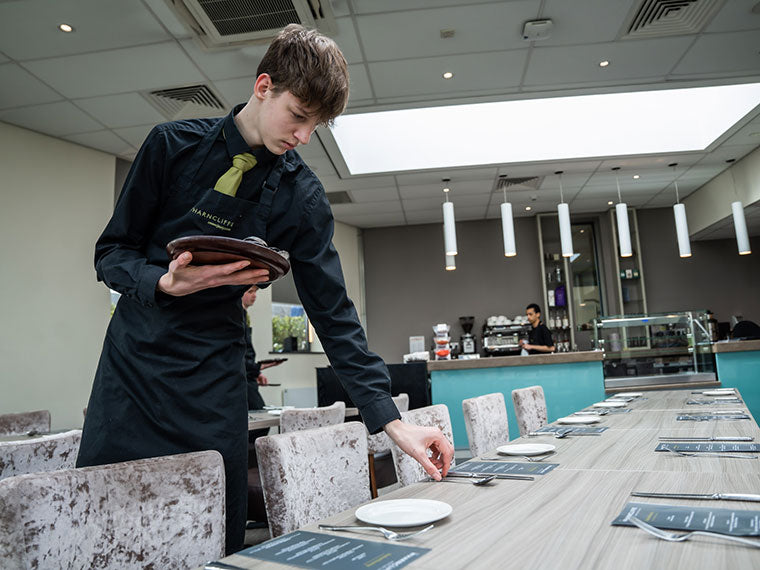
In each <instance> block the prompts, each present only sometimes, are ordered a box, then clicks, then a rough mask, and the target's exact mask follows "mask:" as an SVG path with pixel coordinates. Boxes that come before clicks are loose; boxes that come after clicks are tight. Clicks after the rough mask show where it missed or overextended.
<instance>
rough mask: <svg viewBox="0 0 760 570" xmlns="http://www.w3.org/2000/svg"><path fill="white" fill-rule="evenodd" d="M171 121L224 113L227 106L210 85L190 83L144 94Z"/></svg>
mask: <svg viewBox="0 0 760 570" xmlns="http://www.w3.org/2000/svg"><path fill="white" fill-rule="evenodd" d="M142 95H143V97H145V98H146V99H147V100H148V101H149V102H150V103H151V104H152V105H153V106H154V107H155V108H156V109H158V111H159V112H160V113H161V114H162V115H163V116H164V117H166V118H167V119H169V120H170V121H176V120H179V119H196V118H201V117H214V116H218V115H223V114H224V113H225V112H226V106H225V104H224V103H223V102H222V100H221V99H220V98H219V97H218V96H217V95H216V94H215V93H214V92H213V91H211V89H210V88H209V86H208V85H188V86H186V87H174V88H172V89H159V90H158V91H150V92H147V93H143V94H142Z"/></svg>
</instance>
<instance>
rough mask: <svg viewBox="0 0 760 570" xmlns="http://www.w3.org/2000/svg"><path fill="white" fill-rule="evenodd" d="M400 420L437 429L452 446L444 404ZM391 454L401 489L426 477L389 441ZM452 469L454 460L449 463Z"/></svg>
mask: <svg viewBox="0 0 760 570" xmlns="http://www.w3.org/2000/svg"><path fill="white" fill-rule="evenodd" d="M401 419H402V420H403V421H405V422H407V423H410V424H414V425H418V426H427V427H437V428H438V429H440V430H441V431H442V432H443V435H444V436H445V437H446V439H448V440H449V441H450V442H451V444H452V445H453V444H454V436H453V434H452V431H451V418H450V417H449V409H448V408H447V407H446V405H445V404H436V405H435V406H427V407H425V408H417V409H416V410H411V411H408V412H403V413H402V414H401ZM391 453H392V454H393V463H394V467H395V468H396V479H398V482H399V483H400V484H401V486H402V487H405V486H406V485H411V484H412V483H416V482H417V481H420V480H421V479H424V478H425V477H427V473H426V472H425V470H424V469H423V468H422V466H421V465H420V464H419V463H417V461H416V460H415V459H413V458H412V457H410V456H409V455H407V454H406V453H404V452H403V451H401V448H400V447H398V446H397V445H396V444H395V443H393V442H392V441H391ZM451 465H452V467H453V466H454V460H453V459H452V461H451Z"/></svg>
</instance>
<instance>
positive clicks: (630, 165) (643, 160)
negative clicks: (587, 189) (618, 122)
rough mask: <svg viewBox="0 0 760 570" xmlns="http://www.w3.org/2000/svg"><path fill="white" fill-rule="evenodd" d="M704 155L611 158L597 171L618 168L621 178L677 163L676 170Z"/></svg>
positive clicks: (694, 162)
mask: <svg viewBox="0 0 760 570" xmlns="http://www.w3.org/2000/svg"><path fill="white" fill-rule="evenodd" d="M704 155H705V153H703V152H689V153H683V154H668V155H659V156H654V155H650V156H625V157H620V158H612V159H607V160H605V161H603V162H602V163H601V164H600V165H599V171H600V172H604V171H608V170H610V169H611V168H614V167H616V166H619V167H620V174H621V176H622V175H623V173H626V172H628V173H630V174H636V173H635V172H633V171H634V170H636V171H637V172H639V173H641V172H643V171H645V170H652V169H661V168H667V166H668V164H672V163H674V162H677V163H678V169H679V170H680V169H682V168H684V167H687V166H692V165H694V164H696V163H697V162H699V161H700V160H701V159H702V157H703V156H704Z"/></svg>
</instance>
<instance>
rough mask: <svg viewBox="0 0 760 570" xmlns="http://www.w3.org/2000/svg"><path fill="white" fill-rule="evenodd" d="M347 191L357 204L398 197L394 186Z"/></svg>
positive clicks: (385, 200)
mask: <svg viewBox="0 0 760 570" xmlns="http://www.w3.org/2000/svg"><path fill="white" fill-rule="evenodd" d="M348 193H349V194H350V195H351V198H352V199H353V201H354V202H355V203H357V204H365V203H371V202H387V201H392V200H398V199H399V197H398V190H396V187H395V186H386V187H381V188H368V189H366V190H349V192H348Z"/></svg>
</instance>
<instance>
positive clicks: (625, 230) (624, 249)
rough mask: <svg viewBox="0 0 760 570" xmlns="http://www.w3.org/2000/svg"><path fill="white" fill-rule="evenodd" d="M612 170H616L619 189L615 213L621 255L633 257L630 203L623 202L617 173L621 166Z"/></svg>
mask: <svg viewBox="0 0 760 570" xmlns="http://www.w3.org/2000/svg"><path fill="white" fill-rule="evenodd" d="M612 170H613V171H614V172H615V182H616V183H617V191H618V203H617V204H615V213H616V214H617V226H618V243H619V244H620V257H631V256H632V255H633V250H632V249H631V229H630V227H629V226H628V205H627V204H626V203H625V202H623V197H622V196H621V194H620V179H619V178H618V175H617V171H618V170H620V167H619V166H616V167H614V168H613V169H612Z"/></svg>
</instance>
